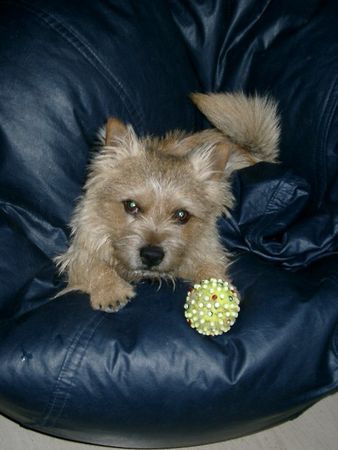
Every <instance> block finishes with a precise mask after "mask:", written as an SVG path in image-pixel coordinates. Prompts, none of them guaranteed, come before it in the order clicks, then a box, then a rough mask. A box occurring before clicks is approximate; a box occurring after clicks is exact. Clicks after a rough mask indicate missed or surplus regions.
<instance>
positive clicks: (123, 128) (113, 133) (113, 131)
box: [104, 117, 143, 158]
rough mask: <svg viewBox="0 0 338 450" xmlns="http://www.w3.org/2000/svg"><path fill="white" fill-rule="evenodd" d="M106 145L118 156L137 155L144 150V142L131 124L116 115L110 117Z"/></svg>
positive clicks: (107, 148)
mask: <svg viewBox="0 0 338 450" xmlns="http://www.w3.org/2000/svg"><path fill="white" fill-rule="evenodd" d="M104 147H105V149H106V151H107V150H108V151H109V153H114V155H115V156H116V157H117V158H126V157H130V156H136V155H137V154H139V153H140V152H141V151H142V148H143V147H142V144H141V142H140V141H139V139H138V138H137V136H136V133H135V131H134V128H133V127H132V126H131V125H129V124H128V125H125V124H124V123H123V122H121V121H120V120H119V119H116V118H115V117H109V118H108V120H107V122H106V126H105V132H104Z"/></svg>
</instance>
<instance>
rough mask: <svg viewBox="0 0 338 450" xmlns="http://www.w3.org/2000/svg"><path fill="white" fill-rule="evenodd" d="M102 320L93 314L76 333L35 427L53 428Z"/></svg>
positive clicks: (102, 317) (100, 316)
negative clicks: (39, 421)
mask: <svg viewBox="0 0 338 450" xmlns="http://www.w3.org/2000/svg"><path fill="white" fill-rule="evenodd" d="M103 319H104V314H100V315H97V314H95V315H94V316H91V318H90V320H89V321H88V322H87V323H86V325H85V326H84V327H81V329H80V331H79V332H78V333H75V335H74V337H73V339H72V341H71V343H70V345H69V347H68V350H67V352H66V354H65V357H64V359H63V362H62V365H61V368H60V371H59V375H58V377H57V380H56V383H55V386H54V389H53V392H52V394H51V397H50V400H49V402H48V405H47V407H46V411H45V413H44V414H43V417H42V420H41V423H37V424H36V425H40V426H43V427H52V426H55V424H56V422H57V420H58V419H59V418H60V416H61V414H62V413H63V411H64V409H65V406H66V404H67V400H68V398H69V396H70V391H71V389H72V387H73V381H74V378H75V375H76V373H77V372H78V369H79V368H80V366H81V363H82V360H83V358H84V356H85V354H86V351H87V348H88V345H89V342H90V341H91V339H92V337H93V335H94V333H95V332H96V329H97V328H98V326H99V325H100V324H101V323H102V321H103Z"/></svg>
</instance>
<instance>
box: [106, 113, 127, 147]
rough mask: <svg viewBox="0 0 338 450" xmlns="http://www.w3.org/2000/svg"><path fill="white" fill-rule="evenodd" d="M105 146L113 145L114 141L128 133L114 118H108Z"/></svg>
mask: <svg viewBox="0 0 338 450" xmlns="http://www.w3.org/2000/svg"><path fill="white" fill-rule="evenodd" d="M105 131H106V136H105V145H111V144H113V143H114V142H115V141H116V139H121V137H123V136H126V135H127V133H128V128H127V126H126V125H125V124H124V123H123V122H121V121H120V120H119V119H116V118H115V117H109V118H108V120H107V123H106V130H105Z"/></svg>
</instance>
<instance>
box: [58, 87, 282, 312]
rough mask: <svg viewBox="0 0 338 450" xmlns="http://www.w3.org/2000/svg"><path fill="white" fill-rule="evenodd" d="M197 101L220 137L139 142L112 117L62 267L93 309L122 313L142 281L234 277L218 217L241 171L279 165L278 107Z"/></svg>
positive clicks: (247, 101)
mask: <svg viewBox="0 0 338 450" xmlns="http://www.w3.org/2000/svg"><path fill="white" fill-rule="evenodd" d="M192 100H193V101H194V103H195V104H196V105H197V107H198V108H199V109H200V110H201V111H202V112H203V113H204V114H205V116H206V117H207V118H208V119H209V121H210V122H211V123H212V124H213V125H214V126H215V129H209V130H205V131H202V132H199V133H195V134H186V133H184V132H182V131H174V132H170V133H168V134H166V135H165V136H164V137H160V138H158V137H150V136H146V137H137V136H136V134H135V131H134V130H133V128H132V126H131V125H125V124H123V123H122V122H120V121H119V120H118V119H115V118H111V119H108V121H107V124H106V126H105V129H104V130H103V133H101V134H103V135H102V136H101V138H102V139H101V147H100V149H99V151H98V153H97V154H96V156H95V157H94V159H93V160H92V162H91V164H90V172H89V176H88V180H87V182H86V184H85V187H84V195H83V197H82V199H81V200H80V202H79V204H78V206H77V208H76V210H75V214H74V217H73V220H72V222H71V228H72V235H71V244H70V247H69V249H68V250H67V251H66V252H65V253H64V254H63V255H61V256H59V257H58V258H57V263H58V265H59V268H60V271H61V272H66V273H67V276H68V288H67V289H66V291H68V290H80V291H83V292H86V293H88V294H89V295H90V299H91V305H92V307H93V308H94V309H102V310H104V311H108V312H112V311H117V310H119V309H120V308H122V307H123V306H124V305H125V304H126V303H127V302H128V301H129V300H130V299H131V298H132V297H134V296H135V290H134V287H133V285H132V284H131V283H133V282H136V281H138V280H140V279H142V278H155V279H160V278H166V279H172V280H174V279H175V278H176V277H179V278H182V279H185V280H187V281H190V282H192V283H195V282H199V281H201V280H202V279H206V278H222V279H226V278H227V265H228V258H227V254H226V251H225V250H224V249H223V247H222V245H221V244H220V242H219V236H218V232H217V225H216V222H217V218H218V217H220V216H221V215H222V214H223V213H225V212H227V210H229V209H230V208H231V207H232V205H233V202H234V199H233V196H232V193H231V190H230V185H229V181H228V180H229V176H230V174H231V173H232V172H233V171H234V170H237V169H240V168H243V167H246V166H249V165H252V164H255V163H257V162H260V161H270V162H275V161H276V159H277V157H278V140H279V124H278V117H277V112H276V105H275V104H274V103H273V102H272V101H271V100H269V99H268V98H266V97H258V96H254V97H246V96H245V95H244V94H242V93H236V94H193V95H192Z"/></svg>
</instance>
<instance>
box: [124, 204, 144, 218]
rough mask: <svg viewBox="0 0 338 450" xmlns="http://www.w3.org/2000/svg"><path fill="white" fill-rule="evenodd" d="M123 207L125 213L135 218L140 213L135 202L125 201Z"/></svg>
mask: <svg viewBox="0 0 338 450" xmlns="http://www.w3.org/2000/svg"><path fill="white" fill-rule="evenodd" d="M123 206H124V209H125V211H126V212H127V213H128V214H132V215H133V216H135V215H136V214H137V213H138V212H139V211H140V208H139V206H138V204H137V203H136V202H135V201H134V200H125V201H124V202H123Z"/></svg>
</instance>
